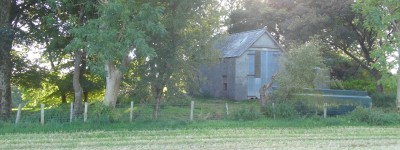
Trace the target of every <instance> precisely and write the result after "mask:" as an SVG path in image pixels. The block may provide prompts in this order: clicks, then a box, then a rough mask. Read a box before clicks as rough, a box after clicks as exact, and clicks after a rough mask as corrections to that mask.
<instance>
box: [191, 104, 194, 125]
mask: <svg viewBox="0 0 400 150" xmlns="http://www.w3.org/2000/svg"><path fill="white" fill-rule="evenodd" d="M193 109H194V101H192V102H191V103H190V121H193Z"/></svg>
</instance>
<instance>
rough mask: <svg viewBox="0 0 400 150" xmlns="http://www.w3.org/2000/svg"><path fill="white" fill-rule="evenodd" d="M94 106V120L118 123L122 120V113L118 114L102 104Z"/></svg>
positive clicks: (98, 103)
mask: <svg viewBox="0 0 400 150" xmlns="http://www.w3.org/2000/svg"><path fill="white" fill-rule="evenodd" d="M92 105H93V107H92V109H93V111H92V112H93V114H94V120H96V121H100V122H118V121H120V120H121V116H122V114H121V112H118V111H116V110H114V109H113V108H111V107H108V106H105V105H104V104H103V103H101V102H96V103H94V104H92Z"/></svg>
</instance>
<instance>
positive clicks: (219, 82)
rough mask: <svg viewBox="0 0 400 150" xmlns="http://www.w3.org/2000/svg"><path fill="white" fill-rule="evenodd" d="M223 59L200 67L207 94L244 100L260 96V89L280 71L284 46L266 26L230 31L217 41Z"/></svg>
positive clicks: (203, 85)
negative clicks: (256, 28)
mask: <svg viewBox="0 0 400 150" xmlns="http://www.w3.org/2000/svg"><path fill="white" fill-rule="evenodd" d="M216 48H217V49H218V50H220V51H221V53H222V57H221V58H222V59H221V61H220V62H219V63H218V64H215V65H213V66H207V67H205V66H203V67H201V68H200V75H201V76H202V77H204V78H205V81H204V82H201V85H200V88H201V92H202V93H203V94H204V95H208V96H212V97H219V98H228V99H234V100H245V99H251V98H259V96H260V95H259V92H258V90H259V89H260V87H261V86H262V85H263V84H266V83H269V82H270V80H271V77H272V75H273V74H275V73H276V72H277V71H278V68H279V65H278V60H279V59H278V58H279V56H280V55H281V52H282V48H281V46H279V43H278V42H277V41H275V39H274V38H273V37H272V36H271V34H270V33H268V31H267V30H265V29H258V30H251V31H246V32H240V33H235V34H231V35H229V36H228V37H226V38H225V39H224V40H222V41H221V42H220V43H218V44H217V45H216Z"/></svg>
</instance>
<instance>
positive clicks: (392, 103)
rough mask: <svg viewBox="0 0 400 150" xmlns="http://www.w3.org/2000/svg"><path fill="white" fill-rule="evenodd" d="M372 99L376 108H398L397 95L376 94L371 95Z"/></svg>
mask: <svg viewBox="0 0 400 150" xmlns="http://www.w3.org/2000/svg"><path fill="white" fill-rule="evenodd" d="M371 98H372V104H373V106H374V107H381V108H395V107H396V94H386V93H383V94H379V93H376V94H373V95H371Z"/></svg>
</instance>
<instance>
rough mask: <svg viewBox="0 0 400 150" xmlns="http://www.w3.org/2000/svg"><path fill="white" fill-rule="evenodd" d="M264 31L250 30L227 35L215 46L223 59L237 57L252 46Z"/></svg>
mask: <svg viewBox="0 0 400 150" xmlns="http://www.w3.org/2000/svg"><path fill="white" fill-rule="evenodd" d="M265 32H267V31H266V30H265V29H258V30H251V31H246V32H240V33H235V34H231V35H229V36H228V37H227V38H226V39H225V40H223V41H222V42H221V43H219V44H217V45H216V48H217V49H219V50H221V51H222V53H223V57H224V58H227V57H238V56H240V55H242V54H243V53H244V52H245V51H246V50H247V49H248V48H250V47H251V45H253V44H254V42H256V41H257V40H258V39H259V38H260V37H261V36H262V35H264V33H265Z"/></svg>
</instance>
